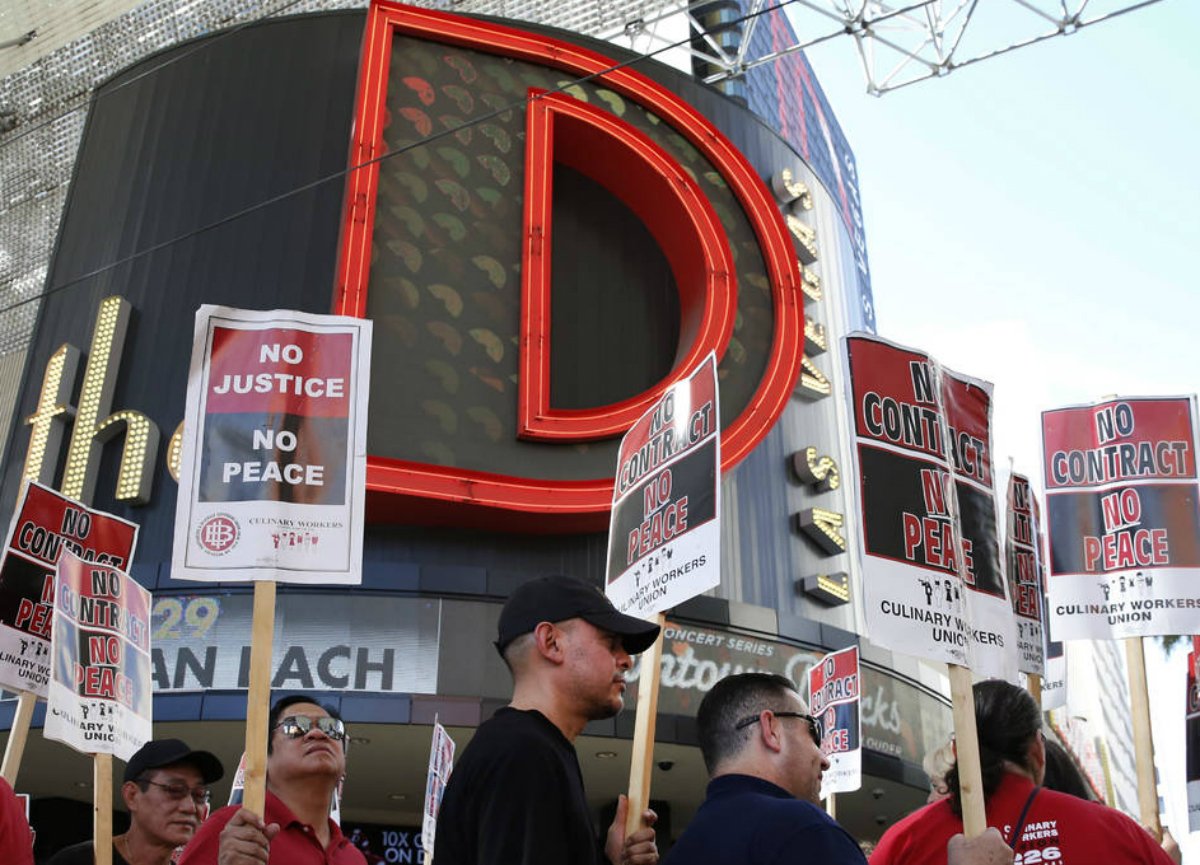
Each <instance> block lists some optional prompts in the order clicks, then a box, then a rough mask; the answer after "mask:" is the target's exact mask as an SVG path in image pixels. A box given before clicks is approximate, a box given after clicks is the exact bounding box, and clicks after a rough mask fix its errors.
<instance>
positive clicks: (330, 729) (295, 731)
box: [275, 715, 346, 742]
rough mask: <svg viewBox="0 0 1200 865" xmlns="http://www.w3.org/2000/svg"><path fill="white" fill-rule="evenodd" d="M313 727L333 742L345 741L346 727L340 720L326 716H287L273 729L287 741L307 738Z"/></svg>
mask: <svg viewBox="0 0 1200 865" xmlns="http://www.w3.org/2000/svg"><path fill="white" fill-rule="evenodd" d="M314 725H316V728H317V729H318V730H320V731H321V732H322V733H324V734H325V735H326V736H328V737H329V738H330V739H333V740H334V741H335V742H343V741H345V739H346V725H345V724H343V723H342V719H341V718H330V717H328V716H325V717H321V718H310V717H308V715H289V716H288V717H286V718H284V719H283V720H282V721H280V722H279V723H278V724H276V725H275V729H277V730H282V731H283V735H285V736H287V737H288V738H289V739H299V738H300V737H301V736H307V735H308V733H309V731H311V730H312V728H313V726H314Z"/></svg>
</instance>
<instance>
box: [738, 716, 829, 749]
mask: <svg viewBox="0 0 1200 865" xmlns="http://www.w3.org/2000/svg"><path fill="white" fill-rule="evenodd" d="M768 711H770V710H768ZM771 714H772V715H774V716H775V717H776V718H803V719H804V720H805V721H806V722H807V724H808V735H810V736H812V740H813V742H814V743H815V744H816V746H817V747H818V748H820V747H821V738H822V734H821V722H820V721H818V720H817V719H816V718H814V717H813V716H812V715H805V714H804V713H803V712H771ZM761 720H762V712H759V713H758V714H757V715H751V716H750V717H748V718H742V720H740V721H738V722H737V723H736V724H734V725H733V729H735V730H744V729H746V728H747V727H749V726H750V725H751V724H757V723H758V722H759V721H761Z"/></svg>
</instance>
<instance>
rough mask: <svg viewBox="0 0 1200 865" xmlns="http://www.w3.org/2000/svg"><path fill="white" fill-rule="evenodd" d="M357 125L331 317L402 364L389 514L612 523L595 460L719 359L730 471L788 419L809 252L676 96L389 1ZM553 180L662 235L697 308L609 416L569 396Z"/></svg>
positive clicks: (725, 144) (683, 307) (559, 44)
mask: <svg viewBox="0 0 1200 865" xmlns="http://www.w3.org/2000/svg"><path fill="white" fill-rule="evenodd" d="M354 130H355V132H354V141H353V142H352V147H351V156H350V163H351V169H352V170H351V171H350V174H349V180H348V186H347V194H346V202H347V203H346V209H345V217H344V222H343V227H342V247H341V257H340V258H341V260H340V264H339V268H338V277H337V286H336V291H335V297H334V310H333V311H334V312H336V313H340V314H346V315H355V316H359V317H368V316H369V317H371V318H372V319H374V320H375V322H376V327H377V328H378V330H377V334H378V336H377V339H376V343H377V347H378V348H377V351H379V352H391V353H390V354H381V353H377V355H376V359H375V367H376V368H375V371H374V374H373V383H372V396H371V408H372V429H373V431H374V432H373V435H372V439H371V441H370V444H369V451H370V453H371V457H370V460H369V463H368V474H367V485H368V512H369V514H370V516H371V518H372V519H378V520H384V521H391V520H404V521H413V522H424V523H437V522H443V523H451V524H458V525H463V524H473V525H483V526H491V527H503V528H519V529H526V530H542V531H546V530H550V531H554V530H559V531H562V530H599V529H602V528H603V527H604V525H605V524H606V521H607V514H608V510H609V507H610V503H611V500H612V476H611V470H612V469H611V466H612V465H613V463H612V461H611V459H610V458H609V456H608V453H609V452H608V451H601V453H600V456H599V457H597V455H596V453H595V452H594V449H593V450H589V448H590V447H592V445H593V443H597V442H604V441H607V440H612V439H613V438H614V437H617V436H619V435H620V434H621V433H623V432H624V431H625V429H627V428H628V426H629V425H630V424H631V423H632V422H633V421H634V420H635V419H636V418H637V417H638V416H639V415H640V414H641V413H642V412H643V411H644V410H645V409H646V407H647V406H649V405H650V404H651V403H652V402H654V401H655V400H656V399H658V398H659V396H660V395H661V394H662V393H663V391H664V390H665V389H666V388H667V387H669V386H670V385H671V384H672V383H674V382H675V381H677V380H678V379H679V378H681V377H683V376H684V375H686V374H687V373H688V372H689V371H690V369H691V367H692V366H694V364H695V363H696V362H697V361H698V360H699V359H700V358H702V357H703V356H704V355H705V354H706V353H707V352H709V351H710V350H712V351H715V352H716V354H717V357H718V358H719V359H721V363H722V366H721V376H722V379H721V381H722V402H723V405H728V411H727V413H726V414H725V416H724V417H723V418H722V422H723V438H722V454H723V459H722V464H723V468H724V469H726V470H728V469H729V468H731V467H732V466H734V465H736V464H737V463H738V462H739V461H740V460H741V459H743V458H744V457H745V456H746V455H747V454H748V453H749V452H750V450H751V449H753V447H754V446H755V445H756V444H757V443H758V442H759V441H760V440H761V439H762V438H763V437H764V436H765V435H766V433H767V432H768V431H769V429H770V428H771V426H772V425H773V424H774V422H775V421H776V419H777V418H778V417H779V415H780V414H781V413H782V411H783V409H784V408H785V406H786V405H787V402H788V399H789V397H790V396H791V394H792V388H793V386H794V384H795V381H796V377H797V375H798V373H799V371H800V369H801V364H802V361H803V347H804V314H803V300H802V284H801V271H800V268H799V266H798V262H797V251H796V248H795V246H794V245H793V239H792V237H791V235H790V234H789V231H788V227H787V225H786V224H785V222H784V219H783V216H782V214H781V213H780V210H779V207H778V206H777V204H776V203H775V200H774V199H773V197H772V194H771V193H770V191H769V190H768V189H767V188H766V186H765V185H764V183H763V182H762V180H761V178H760V176H759V173H758V172H756V171H755V169H754V168H753V167H752V166H751V165H750V164H749V162H748V161H747V159H746V157H745V156H743V155H742V153H740V152H739V151H738V150H737V149H736V148H735V147H734V146H733V145H732V144H731V143H730V142H729V140H728V139H727V138H726V137H725V136H724V135H723V134H722V133H721V132H720V131H719V130H718V129H717V128H716V126H715V125H714V124H713V123H712V122H710V121H709V120H708V119H707V118H705V117H704V116H702V115H701V114H700V113H699V112H698V111H697V110H696V109H695V108H693V107H692V106H691V105H689V104H687V103H686V102H685V101H683V100H682V99H681V98H680V97H679V96H677V95H676V94H675V93H672V92H671V91H669V90H668V89H666V88H665V87H664V86H662V85H661V84H659V83H657V82H656V81H654V80H652V79H651V78H650V77H648V76H647V75H644V74H642V73H641V72H638V71H634V70H633V69H632V68H630V66H629V64H628V63H619V62H615V61H613V60H612V59H611V58H609V57H606V56H604V55H602V54H599V53H597V52H595V51H592V50H589V49H587V48H583V47H581V46H579V45H575V44H572V43H569V42H565V41H561V40H559V39H555V38H552V37H549V36H547V35H545V34H542V33H532V32H524V31H520V30H516V29H512V28H509V27H504V26H500V25H497V24H494V23H491V22H488V21H483V20H476V19H468V18H462V17H458V16H453V15H447V14H443V13H439V12H434V11H430V10H426V9H416V8H412V7H407V6H402V5H399V4H393V3H387V2H377V3H373V4H372V6H371V9H370V11H369V13H368V19H367V28H366V33H365V37H364V43H363V54H362V61H361V66H360V69H359V84H358V104H357V111H356V118H355V125H354ZM522 143H523V145H524V147H523V148H522V146H521V145H522ZM556 167H558V168H561V167H567V168H569V169H572V170H573V171H574V172H577V173H578V174H580V175H583V176H584V177H585V178H587V179H588V181H590V182H592V183H594V184H596V185H598V186H599V187H602V188H603V189H604V190H605V191H606V192H607V193H608V194H610V195H611V196H613V197H615V198H616V199H618V200H619V201H620V202H622V203H623V204H624V206H625V207H627V208H628V210H629V211H631V212H632V213H633V214H635V215H636V216H637V218H639V219H640V220H641V221H642V222H643V223H644V224H645V227H646V229H647V230H648V231H649V233H650V235H651V236H652V237H653V239H654V242H655V243H656V244H657V245H658V247H659V248H660V249H661V251H662V253H663V255H664V256H665V259H666V261H667V264H668V266H669V268H670V273H671V276H672V278H673V280H674V285H675V286H676V290H677V292H678V317H679V321H678V340H677V342H676V344H675V345H673V346H670V349H671V352H672V353H673V362H672V364H671V367H670V370H669V372H668V373H667V374H666V375H665V376H662V377H661V378H660V380H658V381H657V382H656V383H653V384H651V385H650V386H649V387H645V388H644V389H643V390H642V391H641V392H640V393H630V394H627V395H625V396H624V398H621V399H617V400H615V401H612V400H609V401H607V402H605V403H604V404H602V405H583V406H580V405H572V406H569V407H561V406H557V405H556V404H555V400H554V396H553V394H554V383H553V377H554V374H555V373H556V369H555V364H553V363H552V362H551V353H552V349H551V346H552V343H553V339H554V333H553V328H552V316H551V312H550V309H551V302H552V300H553V299H554V298H555V296H556V292H562V291H565V290H566V289H567V288H568V286H565V285H552V282H553V281H554V280H552V279H551V272H552V262H551V251H552V247H553V243H552V238H553V236H554V229H555V226H554V219H553V214H554V201H555V185H556V184H555V179H556V178H557V177H558V176H559V175H558V173H557V172H556ZM509 183H512V186H511V187H510V188H508V189H505V188H504V187H506V186H508V184H509ZM513 202H520V208H519V210H518V209H517V208H516V207H513V212H511V213H509V212H507V211H506V210H505V207H506V206H507V205H508V204H509V203H513ZM556 264H557V265H561V264H562V262H558V263H556ZM572 264H575V265H576V266H577V267H580V268H583V267H586V265H587V262H583V263H574V262H573V263H572ZM510 277H511V279H510ZM481 310H482V311H490V312H489V316H490V317H489V318H487V319H486V320H484V319H483V318H482V316H483V312H481ZM471 316H476V318H475V319H471ZM471 325H475V326H471ZM743 328H744V329H743ZM755 328H758V329H757V330H755ZM388 347H390V348H388ZM613 350H614V351H620V350H621V346H620V345H613ZM419 375H423V376H425V377H427V378H428V379H429V380H430V382H432V383H431V384H428V385H426V384H418V383H417V377H418V376H419ZM422 381H424V379H422ZM405 385H410V387H408V388H405ZM422 387H425V388H426V390H424V391H422V390H421V388H422ZM397 390H407V391H408V393H407V395H406V399H407V400H408V401H409V402H410V403H411V407H410V408H406V409H402V410H397V409H394V408H393V407H392V406H391V402H393V396H394V393H395V392H397ZM727 391H728V392H729V397H727V396H726V393H727ZM468 394H470V395H468ZM476 395H477V396H476ZM381 407H382V408H381ZM381 411H382V414H380V412H381ZM426 427H428V428H429V429H431V430H432V434H430V433H428V432H421V431H420V430H422V429H423V428H426ZM384 429H386V430H387V435H384V434H383V433H382V430H384ZM406 436H407V438H406ZM580 454H583V455H584V457H580V458H578V459H575V456H576V455H580ZM588 454H590V455H591V458H590V459H589V458H587V455H588ZM422 457H424V458H422ZM571 460H574V461H573V462H571ZM580 472H583V473H584V474H583V476H581V475H580Z"/></svg>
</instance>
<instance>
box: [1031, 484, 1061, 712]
mask: <svg viewBox="0 0 1200 865" xmlns="http://www.w3.org/2000/svg"><path fill="white" fill-rule="evenodd" d="M1043 525H1044V523H1043V518H1042V509H1041V506H1040V505H1039V504H1038V500H1037V498H1036V497H1035V498H1034V499H1033V532H1034V538H1035V543H1036V544H1037V568H1038V583H1039V584H1040V585H1041V587H1042V639H1043V643H1044V648H1043V649H1042V656H1043V657H1044V658H1045V672H1044V673H1043V675H1042V694H1041V701H1040V705H1041V707H1042V711H1043V712H1049V711H1050V710H1051V709H1060V708H1062V707H1063V706H1065V705H1067V652H1066V645H1065V644H1064V643H1063V642H1062V640H1056V639H1054V626H1053V625H1052V624H1051V622H1050V619H1049V614H1048V611H1049V609H1050V600H1049V598H1048V597H1047V595H1046V588H1047V582H1046V579H1047V577H1046V571H1047V569H1046V532H1045V531H1044V530H1043V528H1042V526H1043Z"/></svg>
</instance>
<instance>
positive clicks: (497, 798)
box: [0, 577, 1178, 865]
mask: <svg viewBox="0 0 1200 865" xmlns="http://www.w3.org/2000/svg"><path fill="white" fill-rule="evenodd" d="M658 630H659V629H658V627H657V626H656V625H654V624H651V623H648V622H646V621H644V620H642V619H637V618H633V617H630V616H626V615H624V614H622V613H620V612H618V611H617V610H616V609H615V608H614V607H613V606H612V604H611V603H610V602H609V601H608V599H607V598H606V597H605V596H604V594H603V593H602V592H600V591H599V590H598V589H596V588H594V587H592V586H590V585H587V584H586V583H583V582H581V581H578V580H574V579H571V578H567V577H544V578H539V579H536V580H533V581H531V582H528V583H525V584H524V585H522V586H521V587H519V588H518V589H517V590H516V591H515V592H514V593H513V595H512V597H511V598H510V599H509V600H508V602H507V603H506V604H505V606H504V608H503V610H502V611H501V614H500V621H499V629H498V639H497V641H496V648H497V650H498V651H499V652H500V654H501V656H502V657H503V659H504V662H505V664H506V665H507V666H508V669H509V670H510V672H511V673H512V677H513V696H512V700H511V702H510V703H509V705H508V706H506V707H504V708H502V709H500V710H499V711H497V712H496V714H495V715H494V716H493V717H492V718H491V719H489V720H488V721H485V722H484V723H483V724H482V725H480V727H479V729H478V730H477V731H476V733H475V736H474V737H473V738H472V740H471V742H470V744H469V745H468V746H467V747H466V749H465V751H464V752H463V754H462V755H461V757H460V759H459V760H458V763H457V766H456V767H455V770H454V772H453V773H452V775H451V776H450V781H449V783H448V785H447V788H446V791H445V796H444V799H443V802H442V807H441V813H440V815H439V819H438V831H437V834H436V844H435V848H434V861H435V862H436V863H437V865H564V863H568V865H602V863H611V865H655V863H657V862H658V861H659V852H658V845H657V837H656V834H655V830H654V823H655V820H656V816H655V814H654V812H653V811H650V810H646V811H644V812H643V813H642V814H640V815H639V818H640V819H639V820H638V821H637V822H638V824H639V828H637V829H636V830H635V831H633V832H631V833H628V834H627V833H626V829H625V827H626V818H627V816H628V807H629V806H628V803H627V801H626V800H625V797H624V796H622V797H621V798H620V800H619V802H618V805H617V809H616V817H615V819H614V820H613V822H612V825H611V826H610V827H609V828H608V829H607V831H606V833H605V834H604V836H603V837H601V836H600V834H599V832H598V831H597V829H596V827H595V826H594V824H593V821H592V813H591V808H590V806H589V804H588V800H587V795H586V792H585V790H584V786H583V776H582V773H581V771H580V768H579V761H578V759H577V756H576V753H575V748H574V742H575V739H576V737H577V736H578V735H579V734H580V733H581V732H582V730H583V728H584V727H585V726H586V724H587V723H588V722H590V721H593V720H599V719H603V718H610V717H612V716H614V715H616V714H617V713H618V712H620V711H621V709H622V708H623V705H624V693H625V688H626V678H625V677H626V674H627V673H628V671H629V670H630V669H631V667H632V663H633V662H632V656H634V655H636V654H638V653H639V652H642V651H644V650H645V649H647V648H649V647H650V646H651V645H652V644H653V643H654V641H655V639H656V638H657V637H658ZM975 707H976V720H977V724H978V730H979V740H980V750H981V762H982V770H983V778H984V793H985V797H986V811H987V821H988V826H989V828H988V829H987V831H986V832H984V833H983V834H982V835H979V836H977V837H975V838H970V839H968V838H965V837H964V836H963V825H962V817H961V813H962V806H961V802H960V799H959V794H960V790H959V781H958V772H957V766H956V765H955V756H954V753H953V748H952V746H948V747H947V748H946V749H943V750H941V751H939V752H935V753H934V754H933V755H932V756H931V760H930V761H929V764H928V766H927V769H928V770H929V772H930V775H931V782H932V784H933V789H934V792H933V793H931V795H930V804H929V805H927V806H926V807H925V808H922V809H920V810H919V811H916V812H914V813H913V814H910V815H909V816H908V817H906V818H904V819H902V820H901V821H900V822H898V823H896V824H895V825H893V826H892V827H891V828H890V829H889V830H888V831H887V832H886V833H885V834H884V836H883V838H882V839H881V840H880V842H879V844H878V846H877V847H876V848H875V850H874V852H873V853H872V855H871V859H870V862H871V865H908V863H914V865H937V863H947V865H1001V863H1003V865H1012V863H1013V861H1014V858H1016V857H1020V856H1021V855H1022V854H1023V853H1025V852H1027V851H1029V850H1034V849H1036V850H1042V851H1048V850H1049V849H1050V848H1051V847H1053V848H1054V850H1055V856H1054V858H1055V859H1058V858H1061V859H1062V861H1067V862H1101V861H1103V862H1109V863H1113V865H1121V863H1126V862H1128V863H1139V865H1141V863H1146V865H1150V863H1161V865H1170V863H1171V862H1172V861H1176V862H1177V861H1178V858H1176V857H1172V856H1169V855H1168V853H1167V852H1164V849H1163V847H1160V846H1159V845H1158V843H1157V842H1156V841H1154V839H1153V838H1152V836H1151V835H1150V834H1149V833H1148V832H1147V831H1145V830H1144V829H1142V827H1140V826H1138V825H1137V824H1136V823H1134V822H1133V821H1132V820H1131V819H1129V818H1128V817H1126V816H1125V815H1124V814H1121V813H1120V812H1118V811H1116V810H1114V809H1111V808H1107V807H1105V806H1104V805H1101V804H1099V803H1097V802H1092V801H1087V799H1086V798H1078V797H1079V795H1081V793H1080V785H1079V780H1078V779H1070V778H1068V777H1065V776H1064V775H1063V772H1064V771H1069V766H1070V761H1069V760H1068V761H1067V764H1068V765H1067V768H1066V769H1065V770H1064V769H1060V770H1059V774H1058V776H1057V777H1058V778H1059V780H1058V781H1055V780H1053V776H1052V777H1051V778H1049V779H1048V778H1047V773H1048V771H1050V767H1051V766H1052V765H1053V764H1052V763H1051V761H1052V760H1053V759H1054V756H1053V750H1052V749H1053V743H1048V742H1047V741H1046V739H1045V738H1044V736H1043V733H1042V718H1041V712H1040V710H1039V709H1038V707H1037V704H1036V703H1035V702H1034V701H1033V699H1032V697H1030V696H1029V694H1028V693H1027V692H1025V691H1023V690H1021V689H1020V688H1017V687H1015V686H1013V685H1009V684H1007V683H1003V682H983V683H980V684H978V685H976V687H975ZM697 726H698V732H699V738H700V747H701V753H702V755H703V758H704V763H705V766H706V768H707V769H708V772H709V776H710V782H709V785H708V789H707V794H706V797H705V800H704V802H703V803H702V805H701V806H700V809H699V810H698V812H697V814H696V817H695V818H694V819H693V820H692V821H691V823H690V825H689V826H688V827H687V828H686V829H685V830H684V832H683V834H682V835H681V836H680V838H679V839H678V840H677V842H676V843H675V845H674V847H673V848H672V849H671V851H670V853H669V854H668V855H667V856H666V858H665V860H664V865H717V863H721V865H783V863H790V862H820V863H822V865H864V863H865V862H866V860H865V858H864V855H863V852H862V848H861V847H860V845H859V844H858V843H857V842H856V841H855V840H854V838H853V837H852V836H851V835H850V834H849V833H847V832H846V831H845V830H844V829H843V828H842V827H841V826H840V825H838V823H837V822H836V821H835V820H834V819H833V818H832V817H830V816H829V815H828V814H827V813H826V812H825V811H824V810H823V809H822V808H821V807H820V795H819V794H820V789H821V776H822V773H823V772H824V771H825V770H826V769H828V767H829V761H828V759H827V758H826V757H825V756H824V755H823V753H822V751H821V747H820V744H821V741H820V728H819V724H818V722H817V720H816V719H815V718H813V717H812V715H810V714H809V712H808V708H807V707H806V706H805V704H804V701H803V699H802V698H801V696H800V694H799V693H798V692H797V690H796V687H795V685H794V683H792V682H791V681H789V680H788V679H786V678H784V677H781V676H775V675H770V674H761V673H744V674H736V675H732V676H729V677H727V678H725V679H723V680H721V681H720V682H718V683H717V684H716V685H715V686H714V687H713V688H712V689H711V690H710V691H709V692H708V694H706V695H705V698H704V700H703V701H702V702H701V705H700V708H699V711H698V714H697ZM268 727H269V731H268V737H269V738H268V741H267V775H266V801H265V808H264V814H263V815H262V816H261V817H260V816H259V815H257V814H255V813H254V812H253V811H251V810H249V809H247V808H242V807H240V806H237V805H231V806H228V807H226V808H221V809H219V810H217V811H216V812H214V813H212V814H211V815H210V816H208V817H207V819H203V818H204V815H205V814H206V813H207V811H208V806H209V785H211V784H212V783H213V782H214V781H217V780H218V779H220V778H221V777H222V776H223V774H224V769H223V767H222V765H221V763H220V761H219V760H218V759H217V758H216V757H215V756H214V755H212V754H210V753H208V752H207V751H198V750H193V749H192V748H190V747H188V745H187V744H186V743H184V742H182V741H180V740H179V739H162V740H153V741H151V742H149V743H147V744H146V745H145V746H143V747H142V748H141V749H140V750H139V751H138V752H137V753H136V754H134V756H133V757H132V758H131V759H130V760H129V762H128V764H127V766H126V769H125V774H124V783H123V784H122V787H121V797H122V800H123V802H124V804H125V807H126V809H127V810H128V812H129V815H130V826H129V829H128V831H126V832H124V833H122V834H120V835H116V836H115V837H114V838H113V843H112V862H113V863H114V865H168V863H171V862H173V861H175V862H178V865H309V863H311V865H366V859H365V857H364V856H363V854H362V852H361V851H360V850H359V849H358V848H357V847H356V846H355V845H354V844H353V843H351V842H350V841H349V840H348V839H347V838H346V836H344V835H343V834H342V831H341V828H340V826H339V825H338V823H337V822H336V821H335V820H333V819H331V818H330V812H331V806H332V803H333V798H334V794H335V790H336V789H337V787H338V784H339V782H340V781H341V779H342V778H343V777H344V775H345V771H346V749H347V746H348V744H349V738H348V737H347V733H346V726H345V724H344V723H343V721H342V719H341V717H340V716H339V715H338V713H337V711H336V710H335V709H333V708H331V707H329V706H325V705H322V704H321V703H320V702H319V701H318V699H316V698H314V697H309V696H301V695H292V696H287V697H284V698H282V699H280V700H279V701H278V702H276V703H275V705H274V706H273V707H272V709H271V713H270V717H269V724H268ZM1071 784H1074V785H1075V786H1074V787H1068V785H1071ZM1053 787H1057V788H1058V789H1053ZM1059 789H1062V790H1067V792H1059ZM1072 793H1074V794H1075V795H1072ZM1086 794H1087V791H1086V785H1084V786H1083V789H1082V795H1084V796H1086ZM32 847H33V841H32V835H31V833H30V830H29V826H28V824H27V823H26V821H25V819H24V816H23V813H22V809H21V806H20V805H19V803H18V802H17V799H16V797H15V796H14V794H13V792H12V789H11V787H9V786H8V785H7V784H6V783H5V782H4V781H3V780H2V779H0V862H3V863H13V865H33V852H32ZM181 849H182V854H181V855H180V854H179V852H178V851H179V850H181ZM1176 849H1177V848H1176ZM93 861H94V860H93V846H92V842H91V841H86V842H84V843H82V844H77V845H74V846H71V847H67V848H65V849H63V850H61V851H59V852H58V853H57V854H56V855H55V856H54V857H53V858H52V859H51V860H50V863H49V865H91V863H92V862H93ZM1018 861H1021V860H1019V859H1018ZM1048 861H1049V860H1048Z"/></svg>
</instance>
